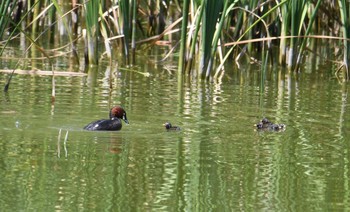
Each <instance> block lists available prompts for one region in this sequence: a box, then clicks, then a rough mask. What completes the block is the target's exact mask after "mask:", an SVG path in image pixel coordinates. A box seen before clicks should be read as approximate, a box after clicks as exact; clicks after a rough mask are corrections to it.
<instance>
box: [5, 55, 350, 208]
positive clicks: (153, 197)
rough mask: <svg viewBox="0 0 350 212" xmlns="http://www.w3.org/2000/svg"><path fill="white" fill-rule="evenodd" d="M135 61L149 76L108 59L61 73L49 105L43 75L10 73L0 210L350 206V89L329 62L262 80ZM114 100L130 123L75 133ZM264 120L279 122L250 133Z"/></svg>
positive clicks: (249, 73)
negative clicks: (82, 70) (181, 71)
mask: <svg viewBox="0 0 350 212" xmlns="http://www.w3.org/2000/svg"><path fill="white" fill-rule="evenodd" d="M140 64H142V65H140V70H141V72H147V73H149V77H147V76H145V75H143V74H140V73H138V72H135V71H130V70H124V69H117V68H115V67H114V68H110V67H108V66H104V65H103V64H101V65H100V67H99V72H98V74H95V75H96V77H92V76H93V75H94V74H91V73H90V74H88V75H87V76H84V77H63V76H56V78H55V79H56V101H55V103H54V104H53V105H52V104H51V88H52V82H51V77H50V76H36V75H19V74H18V75H17V74H16V75H14V78H13V80H12V84H11V86H10V90H9V92H8V93H1V99H0V122H1V128H0V177H1V179H2V180H1V181H0V188H1V192H0V205H1V207H2V210H4V211H19V210H37V211H44V210H50V211H52V210H57V211H61V210H64V211H75V210H94V211H101V210H112V211H175V210H176V211H212V210H214V211H333V210H334V211H337V210H341V211H346V210H350V186H349V182H350V181H349V176H350V175H349V159H350V153H349V141H350V135H349V132H350V120H349V114H348V110H349V99H348V92H349V88H348V85H347V83H344V84H341V83H339V82H338V80H337V79H336V78H335V77H334V75H332V74H327V73H329V69H330V66H328V65H325V66H322V67H318V69H319V70H317V71H316V72H315V71H310V70H305V71H303V72H301V73H299V74H288V72H287V71H283V70H281V68H280V67H269V69H268V71H267V73H266V74H265V75H264V78H265V80H261V77H262V74H261V72H260V71H259V70H260V67H258V66H255V65H247V66H243V67H241V68H240V69H235V70H227V73H225V75H224V77H223V78H222V80H221V81H218V82H214V81H205V80H197V79H191V80H189V79H179V78H178V75H177V73H176V72H175V71H172V70H169V69H167V68H166V67H165V66H162V65H154V64H151V63H148V62H147V61H145V63H140ZM61 66H62V69H65V68H66V67H65V66H67V65H66V64H65V63H63V64H62V65H61ZM91 72H93V70H92V71H91ZM7 77H8V75H7V74H4V73H0V83H1V85H4V84H5V82H6V80H7ZM116 104H118V105H122V106H123V107H124V109H125V110H126V112H127V116H128V119H129V122H130V124H129V125H126V124H124V123H123V128H122V130H121V131H118V132H89V131H84V130H82V128H83V127H84V126H85V125H86V124H88V123H89V122H91V121H94V120H97V119H101V118H107V117H108V112H109V109H110V108H111V107H112V106H113V105H116ZM263 117H267V118H269V119H271V120H272V121H274V122H276V123H283V124H285V125H286V130H285V131H283V132H258V131H256V130H255V127H254V124H256V123H257V122H258V121H259V120H260V119H261V118H263ZM166 121H170V122H171V123H172V124H174V125H178V126H180V127H181V131H176V132H167V131H165V129H164V127H163V123H164V122H166ZM60 130H61V136H60V139H58V137H59V132H60ZM67 132H68V135H67V136H68V140H67V141H66V142H64V138H65V136H66V133H67Z"/></svg>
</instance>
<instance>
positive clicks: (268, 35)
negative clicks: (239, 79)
mask: <svg viewBox="0 0 350 212" xmlns="http://www.w3.org/2000/svg"><path fill="white" fill-rule="evenodd" d="M19 8H20V9H19ZM349 8H350V3H349V2H348V1H345V0H338V1H335V2H332V1H321V0H318V1H291V0H281V1H265V2H261V1H257V0H254V1H246V0H241V1H238V0H219V1H212V0H202V1H189V0H184V1H175V2H173V1H169V0H164V1H155V0H151V1H135V0H109V1H100V0H91V1H86V2H84V3H82V4H77V1H76V0H72V2H71V3H70V4H68V3H64V4H63V3H60V2H58V1H55V0H54V1H53V3H51V4H49V3H48V2H42V1H34V2H31V1H8V0H5V1H2V2H1V3H0V42H1V43H0V45H1V46H0V52H1V53H0V56H1V55H2V53H3V52H4V51H5V48H6V43H7V42H8V41H9V40H12V39H14V38H16V37H17V36H18V35H20V34H21V33H24V34H26V35H27V36H26V37H31V39H28V38H27V40H29V43H30V44H29V45H32V43H33V42H35V43H36V45H35V46H36V48H41V49H43V50H44V52H45V51H46V50H45V49H46V48H50V47H44V46H42V45H43V44H40V40H41V39H45V38H46V36H49V37H50V39H49V40H50V42H51V43H53V44H54V46H66V49H65V51H66V52H73V54H72V56H71V57H79V50H78V49H77V48H76V42H81V43H85V44H84V45H85V48H84V54H80V55H84V57H85V63H86V64H89V65H98V60H99V59H102V60H103V59H105V57H104V56H103V55H107V59H108V60H109V61H110V64H113V63H114V64H115V62H113V61H122V62H121V63H119V66H129V65H135V64H137V61H138V60H137V51H138V50H144V49H149V48H152V47H153V46H154V45H157V44H159V43H160V42H158V41H163V42H162V43H167V45H172V48H171V52H172V53H173V54H174V55H177V54H175V53H179V54H178V73H179V75H195V76H198V77H203V78H211V77H213V78H215V79H218V78H220V77H221V76H222V75H223V74H224V73H225V65H227V62H228V61H234V62H236V63H237V64H239V63H240V62H258V63H261V64H264V65H263V66H266V65H268V64H267V63H268V61H272V63H273V62H274V61H278V63H279V64H280V65H281V66H285V67H286V68H288V70H289V71H290V72H293V71H302V70H301V69H300V67H301V65H302V64H303V62H305V59H306V58H312V57H321V58H322V60H323V61H326V60H328V61H338V62H340V65H338V67H336V68H335V70H331V71H333V72H334V73H335V74H336V75H337V77H338V78H340V79H341V80H349V77H350V76H349V74H348V73H349V71H348V70H349V65H348V61H349V59H350V56H349V55H350V48H348V46H349V38H350V32H349V29H350V22H349V16H350V15H349V14H350V11H349ZM40 11H42V12H40ZM69 15H70V16H69ZM28 27H30V29H29V28H28ZM78 27H80V28H81V29H82V30H80V31H79V30H77V28H78ZM62 29H66V30H63V31H60V36H68V37H69V40H68V41H67V40H65V41H64V42H66V43H61V42H63V41H61V40H59V39H57V37H56V38H55V36H54V37H52V36H53V35H56V34H58V33H57V32H55V31H58V30H62ZM83 31H86V37H85V36H81V34H82V32H83ZM145 32H146V33H145ZM29 35H30V36H29ZM82 38H83V39H85V40H83V39H82ZM62 40H64V39H62ZM174 41H175V42H174ZM55 42H58V43H55ZM67 42H69V45H67ZM100 43H104V48H102V46H103V45H99V44H100ZM178 43H179V44H180V45H178ZM339 45H342V48H339ZM325 48H326V50H325ZM130 50H131V51H132V54H130ZM272 51H274V52H276V51H277V52H278V53H277V54H276V53H275V54H273V55H272V54H271V52H272ZM327 52H328V53H327ZM329 52H331V54H329ZM104 53H106V54H104ZM276 55H277V56H276ZM130 57H132V60H131V62H130ZM274 57H278V58H274ZM268 58H269V60H268ZM47 59H49V60H51V59H52V55H50V54H48V58H47ZM165 60H166V58H165ZM76 61H77V63H78V61H79V60H78V59H76ZM340 70H342V72H340Z"/></svg>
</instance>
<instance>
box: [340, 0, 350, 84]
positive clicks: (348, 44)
mask: <svg viewBox="0 0 350 212" xmlns="http://www.w3.org/2000/svg"><path fill="white" fill-rule="evenodd" d="M338 4H339V7H340V8H339V9H340V16H341V21H342V25H343V26H342V31H343V38H344V40H343V45H344V51H343V54H344V57H343V67H344V68H345V71H344V73H345V77H344V78H345V79H346V80H349V78H350V76H349V62H348V61H349V59H350V20H349V18H350V3H349V1H345V0H339V1H338Z"/></svg>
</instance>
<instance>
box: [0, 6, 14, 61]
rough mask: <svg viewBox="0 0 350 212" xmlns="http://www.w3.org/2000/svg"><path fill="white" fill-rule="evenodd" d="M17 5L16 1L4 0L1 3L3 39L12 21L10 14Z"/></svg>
mask: <svg viewBox="0 0 350 212" xmlns="http://www.w3.org/2000/svg"><path fill="white" fill-rule="evenodd" d="M11 2H12V4H11ZM15 6H16V1H11V0H2V1H1V3H0V40H2V37H3V35H4V33H5V30H6V28H7V27H8V24H9V22H10V21H11V17H10V15H11V13H12V12H13V11H14V9H15ZM0 55H1V54H0Z"/></svg>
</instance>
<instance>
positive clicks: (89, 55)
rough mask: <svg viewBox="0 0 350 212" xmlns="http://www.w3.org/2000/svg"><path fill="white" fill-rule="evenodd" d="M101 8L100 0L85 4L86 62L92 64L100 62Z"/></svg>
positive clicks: (91, 0)
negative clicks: (99, 23)
mask: <svg viewBox="0 0 350 212" xmlns="http://www.w3.org/2000/svg"><path fill="white" fill-rule="evenodd" d="M99 8H100V2H99V0H90V1H88V2H86V3H85V4H84V9H85V20H86V32H87V33H86V46H85V63H86V64H90V65H96V64H97V63H98V45H97V43H98V35H99V25H98V18H99Z"/></svg>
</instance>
